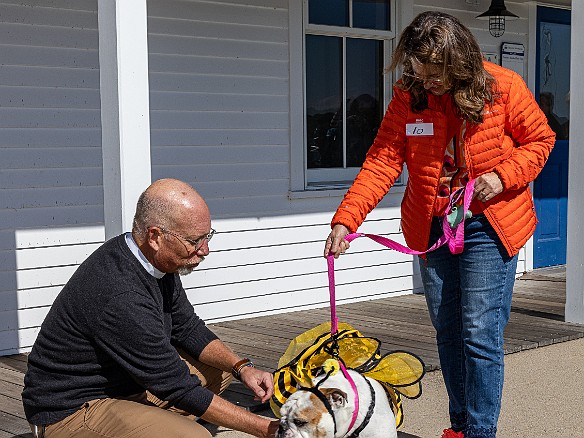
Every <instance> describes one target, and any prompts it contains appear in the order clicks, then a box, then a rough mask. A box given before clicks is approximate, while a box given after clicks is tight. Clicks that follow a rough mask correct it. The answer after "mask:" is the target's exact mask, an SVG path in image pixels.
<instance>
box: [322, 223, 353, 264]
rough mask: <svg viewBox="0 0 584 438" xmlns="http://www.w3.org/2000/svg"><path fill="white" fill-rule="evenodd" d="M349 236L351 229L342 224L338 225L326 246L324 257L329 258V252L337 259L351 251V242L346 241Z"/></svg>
mask: <svg viewBox="0 0 584 438" xmlns="http://www.w3.org/2000/svg"><path fill="white" fill-rule="evenodd" d="M347 234H349V229H348V228H347V227H345V226H344V225H341V224H336V225H335V226H334V227H333V229H332V231H331V233H330V234H329V236H328V237H327V239H326V242H325V244H324V257H325V258H327V257H328V254H329V252H332V253H333V254H334V256H335V259H338V258H339V256H340V255H341V254H342V253H344V252H345V251H346V250H348V249H349V246H350V245H349V242H347V241H346V240H345V236H346V235H347Z"/></svg>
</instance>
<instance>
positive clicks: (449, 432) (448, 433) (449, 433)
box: [442, 429, 464, 438]
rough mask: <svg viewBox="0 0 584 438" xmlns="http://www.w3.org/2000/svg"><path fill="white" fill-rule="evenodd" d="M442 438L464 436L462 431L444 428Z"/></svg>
mask: <svg viewBox="0 0 584 438" xmlns="http://www.w3.org/2000/svg"><path fill="white" fill-rule="evenodd" d="M442 438H464V433H462V432H455V431H453V430H452V429H444V433H442Z"/></svg>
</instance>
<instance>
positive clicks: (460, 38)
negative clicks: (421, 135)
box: [389, 11, 495, 123]
mask: <svg viewBox="0 0 584 438" xmlns="http://www.w3.org/2000/svg"><path fill="white" fill-rule="evenodd" d="M412 62H414V63H419V64H423V65H429V64H434V65H438V66H440V67H441V69H442V76H443V78H444V86H445V87H446V88H447V89H448V92H449V93H451V94H452V96H453V98H454V102H455V105H456V108H457V109H458V111H459V116H460V117H462V118H463V119H465V120H467V121H470V122H472V123H481V122H482V121H483V112H484V108H485V104H492V102H493V87H494V85H495V79H494V78H493V76H492V75H491V74H490V73H488V72H487V71H486V70H485V68H484V66H483V56H482V53H481V49H480V47H479V45H478V43H477V41H476V39H475V37H474V36H473V35H472V33H471V32H470V31H469V30H468V29H467V28H466V27H465V26H464V25H463V24H462V23H461V22H460V21H458V20H457V19H456V18H455V17H453V16H451V15H448V14H444V13H441V12H433V11H430V12H423V13H421V14H419V15H418V16H417V17H416V18H415V19H414V21H412V23H411V24H410V25H409V26H408V27H406V28H405V29H404V31H403V33H402V35H401V37H400V39H399V43H398V45H397V47H396V49H395V51H394V53H393V59H392V62H391V65H390V66H389V70H390V71H391V70H395V69H396V68H397V67H398V66H399V65H401V66H403V72H404V73H405V75H404V76H402V82H401V83H398V86H399V87H401V88H402V89H404V90H408V91H409V92H410V93H411V95H412V102H411V107H412V110H413V111H414V112H420V111H423V110H424V109H426V108H427V106H428V94H427V93H428V92H427V91H426V90H425V89H424V84H423V83H422V82H420V81H419V80H416V79H415V78H413V77H411V76H408V75H413V74H414V72H413V69H412Z"/></svg>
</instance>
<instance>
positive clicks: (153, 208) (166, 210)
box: [132, 178, 210, 240]
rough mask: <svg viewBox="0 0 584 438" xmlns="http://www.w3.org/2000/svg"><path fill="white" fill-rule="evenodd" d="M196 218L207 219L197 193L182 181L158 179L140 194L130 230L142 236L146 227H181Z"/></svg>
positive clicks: (206, 210)
mask: <svg viewBox="0 0 584 438" xmlns="http://www.w3.org/2000/svg"><path fill="white" fill-rule="evenodd" d="M199 221H204V222H209V221H210V214H209V208H208V207H207V204H206V203H205V200H204V199H203V198H202V197H201V195H199V193H198V192H197V191H196V190H195V189H194V188H193V187H191V186H190V185H189V184H187V183H185V182H183V181H180V180H177V179H171V178H167V179H159V180H157V181H155V182H153V183H152V184H151V185H150V186H149V187H148V188H147V189H146V190H144V192H143V193H142V194H141V195H140V198H139V199H138V204H137V206H136V214H135V216H134V223H133V226H132V233H133V234H134V236H135V238H136V237H137V238H138V239H140V240H142V239H143V238H145V237H146V235H147V233H148V228H149V227H152V226H158V227H161V228H164V229H167V230H182V229H184V228H185V227H186V228H188V227H189V225H191V224H194V223H197V222H199Z"/></svg>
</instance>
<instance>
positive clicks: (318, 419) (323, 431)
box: [276, 388, 347, 438]
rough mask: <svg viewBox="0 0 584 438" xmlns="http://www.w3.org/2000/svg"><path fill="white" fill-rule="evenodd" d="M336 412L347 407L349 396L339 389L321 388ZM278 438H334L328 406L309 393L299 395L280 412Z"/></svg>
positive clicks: (295, 395)
mask: <svg viewBox="0 0 584 438" xmlns="http://www.w3.org/2000/svg"><path fill="white" fill-rule="evenodd" d="M321 392H322V394H323V395H324V396H325V398H326V399H327V400H328V402H329V403H330V405H331V408H332V410H333V412H336V411H337V410H338V409H340V408H342V407H344V406H345V405H346V404H347V394H346V393H345V392H343V391H341V390H339V389H337V388H322V389H321ZM280 415H281V418H280V428H279V430H278V433H277V434H276V438H334V436H335V423H334V420H333V418H332V417H331V415H330V413H329V412H328V410H327V408H326V406H325V405H324V404H323V402H322V401H321V400H320V399H319V398H318V397H317V396H316V395H314V394H313V393H311V392H309V391H296V392H295V393H294V394H292V395H291V396H290V397H289V398H288V400H287V401H286V403H284V405H283V406H282V408H281V409H280Z"/></svg>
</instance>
